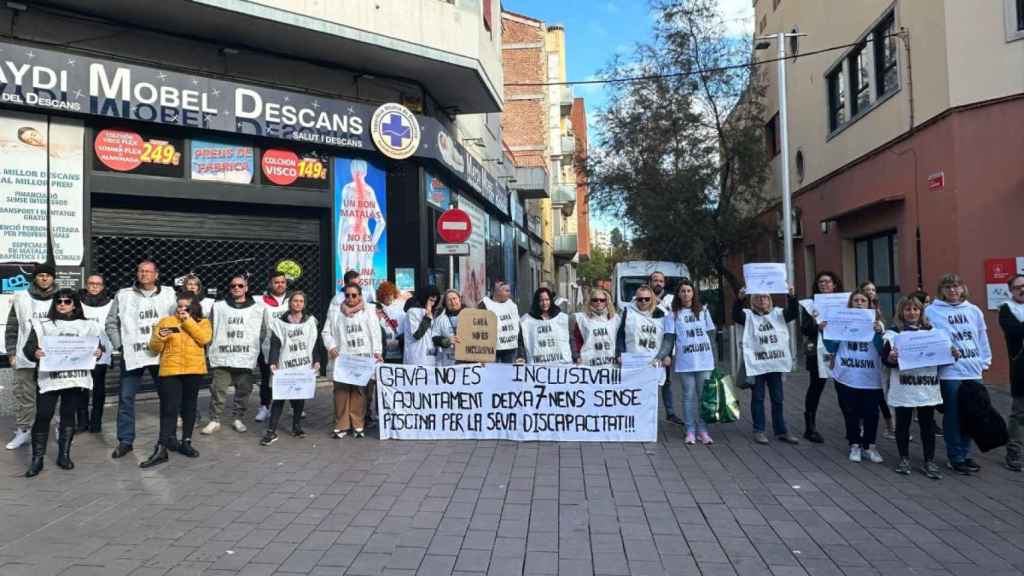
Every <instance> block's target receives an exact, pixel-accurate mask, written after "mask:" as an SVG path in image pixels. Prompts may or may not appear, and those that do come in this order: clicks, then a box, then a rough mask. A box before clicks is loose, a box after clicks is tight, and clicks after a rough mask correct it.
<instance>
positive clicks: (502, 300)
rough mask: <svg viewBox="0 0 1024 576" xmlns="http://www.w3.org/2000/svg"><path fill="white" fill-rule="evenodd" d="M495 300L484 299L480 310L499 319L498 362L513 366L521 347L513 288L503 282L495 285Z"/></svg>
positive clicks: (517, 308)
mask: <svg viewBox="0 0 1024 576" xmlns="http://www.w3.org/2000/svg"><path fill="white" fill-rule="evenodd" d="M493 296H494V299H491V298H488V297H486V296H485V297H484V299H483V300H482V301H481V302H480V308H483V309H485V310H490V311H491V312H494V315H495V316H497V317H498V344H497V346H496V348H497V352H496V356H497V357H496V361H497V362H500V363H502V364H512V363H513V362H515V361H516V350H517V348H518V347H519V306H517V305H516V303H515V301H514V300H512V287H511V286H509V285H508V283H507V282H502V281H501V280H499V281H497V282H495V283H494V293H493Z"/></svg>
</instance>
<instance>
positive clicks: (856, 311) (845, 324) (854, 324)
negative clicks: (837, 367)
mask: <svg viewBox="0 0 1024 576" xmlns="http://www.w3.org/2000/svg"><path fill="white" fill-rule="evenodd" d="M822 337H823V338H825V340H839V341H844V342H871V341H872V340H873V339H874V338H875V311H874V310H864V309H862V308H835V309H833V310H832V311H831V312H830V313H829V316H828V324H827V325H826V326H825V333H824V334H823V336H822Z"/></svg>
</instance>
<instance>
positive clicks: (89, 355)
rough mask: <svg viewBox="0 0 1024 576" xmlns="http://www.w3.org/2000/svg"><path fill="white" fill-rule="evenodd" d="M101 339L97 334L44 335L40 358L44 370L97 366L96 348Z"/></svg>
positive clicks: (79, 368) (40, 366)
mask: <svg viewBox="0 0 1024 576" xmlns="http://www.w3.org/2000/svg"><path fill="white" fill-rule="evenodd" d="M99 346H100V339H99V338H98V337H96V336H43V338H42V346H41V348H42V350H43V352H45V353H46V355H45V356H43V357H42V358H41V359H40V360H39V369H40V370H42V371H43V372H63V371H67V370H92V369H93V368H95V367H96V349H97V348H99Z"/></svg>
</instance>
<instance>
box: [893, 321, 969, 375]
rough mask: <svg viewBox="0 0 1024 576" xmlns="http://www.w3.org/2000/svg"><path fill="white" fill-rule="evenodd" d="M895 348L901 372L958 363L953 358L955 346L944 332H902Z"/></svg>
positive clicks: (898, 336)
mask: <svg viewBox="0 0 1024 576" xmlns="http://www.w3.org/2000/svg"><path fill="white" fill-rule="evenodd" d="M894 347H895V348H896V351H897V356H898V358H899V363H900V370H913V369H914V368H930V367H932V366H943V365H946V364H952V363H953V362H955V361H956V360H955V359H954V358H953V351H952V348H953V344H952V343H951V342H950V341H949V335H947V334H946V332H945V331H943V330H915V331H912V332H900V333H899V334H897V335H896V342H895V343H894Z"/></svg>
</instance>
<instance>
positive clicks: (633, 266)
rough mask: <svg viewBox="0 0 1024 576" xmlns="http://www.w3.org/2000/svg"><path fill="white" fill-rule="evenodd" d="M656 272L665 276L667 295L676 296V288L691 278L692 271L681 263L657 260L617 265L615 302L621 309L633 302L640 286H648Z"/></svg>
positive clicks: (634, 261)
mask: <svg viewBox="0 0 1024 576" xmlns="http://www.w3.org/2000/svg"><path fill="white" fill-rule="evenodd" d="M654 272H661V273H662V274H664V275H665V293H666V294H674V293H675V291H676V286H678V285H679V281H680V280H682V279H683V278H689V277H690V270H689V269H688V268H687V267H686V265H685V264H681V263H679V262H658V261H655V260H633V261H631V262H619V263H618V264H616V265H615V276H614V278H612V281H613V282H614V283H615V284H614V291H615V302H616V304H617V305H618V307H619V309H622V308H623V307H624V306H625V305H626V304H628V303H630V302H632V301H633V294H635V293H636V289H637V288H639V287H640V286H642V285H644V284H647V279H648V278H650V276H651V274H653V273H654Z"/></svg>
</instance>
